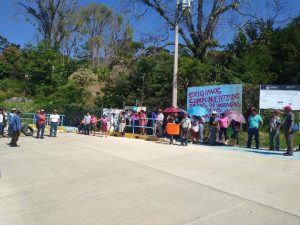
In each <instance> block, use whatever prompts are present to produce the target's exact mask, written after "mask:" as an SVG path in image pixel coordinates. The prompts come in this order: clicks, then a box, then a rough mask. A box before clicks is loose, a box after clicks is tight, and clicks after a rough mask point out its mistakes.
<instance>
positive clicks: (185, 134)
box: [180, 128, 189, 145]
mask: <svg viewBox="0 0 300 225" xmlns="http://www.w3.org/2000/svg"><path fill="white" fill-rule="evenodd" d="M188 133H189V129H188V128H181V134H180V139H181V145H183V144H186V145H188Z"/></svg>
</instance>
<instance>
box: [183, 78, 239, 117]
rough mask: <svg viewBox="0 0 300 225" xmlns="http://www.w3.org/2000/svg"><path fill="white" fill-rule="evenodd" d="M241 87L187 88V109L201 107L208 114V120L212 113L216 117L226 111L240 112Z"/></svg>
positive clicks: (230, 85)
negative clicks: (214, 113) (214, 112)
mask: <svg viewBox="0 0 300 225" xmlns="http://www.w3.org/2000/svg"><path fill="white" fill-rule="evenodd" d="M242 96H243V86H242V85H241V84H228V85H218V86H201V87H189V88H188V92H187V108H188V109H189V108H191V107H194V106H201V107H203V108H206V109H207V111H208V112H209V115H207V116H206V117H205V118H206V119H208V118H209V116H210V114H211V113H212V112H213V111H216V112H217V113H218V115H220V114H221V113H223V112H225V111H226V110H234V111H238V112H242Z"/></svg>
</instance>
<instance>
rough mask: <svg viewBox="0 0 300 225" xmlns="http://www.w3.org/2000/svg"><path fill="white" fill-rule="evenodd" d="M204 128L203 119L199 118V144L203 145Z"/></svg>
mask: <svg viewBox="0 0 300 225" xmlns="http://www.w3.org/2000/svg"><path fill="white" fill-rule="evenodd" d="M204 126H205V118H204V117H203V116H200V118H199V135H200V143H203V138H204Z"/></svg>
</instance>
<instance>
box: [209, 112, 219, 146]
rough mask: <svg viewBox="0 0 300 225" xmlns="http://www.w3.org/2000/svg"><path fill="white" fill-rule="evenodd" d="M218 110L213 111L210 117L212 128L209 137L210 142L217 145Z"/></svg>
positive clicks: (210, 126) (210, 127)
mask: <svg viewBox="0 0 300 225" xmlns="http://www.w3.org/2000/svg"><path fill="white" fill-rule="evenodd" d="M217 126H218V121H217V112H216V111H213V112H212V113H211V117H210V118H209V129H210V138H209V144H210V145H215V144H216V138H217Z"/></svg>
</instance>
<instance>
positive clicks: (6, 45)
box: [0, 35, 10, 53]
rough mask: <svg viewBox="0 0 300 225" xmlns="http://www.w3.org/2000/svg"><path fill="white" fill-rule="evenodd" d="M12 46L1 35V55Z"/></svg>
mask: <svg viewBox="0 0 300 225" xmlns="http://www.w3.org/2000/svg"><path fill="white" fill-rule="evenodd" d="M9 45H10V43H9V42H8V40H7V39H6V38H5V37H3V36H1V35H0V53H1V52H2V51H3V50H4V49H5V48H7V47H8V46H9Z"/></svg>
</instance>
